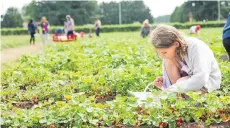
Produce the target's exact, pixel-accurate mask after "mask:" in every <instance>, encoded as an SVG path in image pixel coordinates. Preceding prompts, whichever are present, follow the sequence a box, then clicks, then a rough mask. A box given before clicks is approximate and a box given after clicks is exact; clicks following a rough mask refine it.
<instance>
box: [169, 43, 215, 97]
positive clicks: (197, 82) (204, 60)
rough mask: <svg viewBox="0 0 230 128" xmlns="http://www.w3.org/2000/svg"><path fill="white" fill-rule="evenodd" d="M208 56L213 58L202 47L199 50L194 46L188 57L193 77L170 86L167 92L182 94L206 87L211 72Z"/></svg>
mask: <svg viewBox="0 0 230 128" xmlns="http://www.w3.org/2000/svg"><path fill="white" fill-rule="evenodd" d="M199 43H202V42H199ZM210 56H213V55H212V52H211V50H208V49H207V48H204V47H203V48H200V47H199V46H197V45H194V46H193V47H192V49H191V51H190V55H189V57H190V58H191V60H190V61H191V62H192V72H193V75H192V76H190V77H189V78H188V79H185V80H182V81H178V82H177V83H175V84H174V85H172V86H170V87H169V88H168V89H167V90H168V91H172V92H181V93H183V92H187V91H198V90H200V89H201V88H202V87H203V86H204V85H207V84H208V80H209V75H210V71H211V57H210ZM209 84H210V83H209Z"/></svg>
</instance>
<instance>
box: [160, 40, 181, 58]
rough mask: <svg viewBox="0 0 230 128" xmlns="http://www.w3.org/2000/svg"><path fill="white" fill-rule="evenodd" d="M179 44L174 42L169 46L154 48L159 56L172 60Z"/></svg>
mask: <svg viewBox="0 0 230 128" xmlns="http://www.w3.org/2000/svg"><path fill="white" fill-rule="evenodd" d="M179 46H180V44H179V43H178V42H174V43H173V44H172V46H170V47H169V48H156V50H157V52H158V54H159V55H160V57H162V58H164V59H169V60H172V59H173V58H174V57H176V49H177V47H179Z"/></svg>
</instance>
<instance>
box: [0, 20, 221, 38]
mask: <svg viewBox="0 0 230 128" xmlns="http://www.w3.org/2000/svg"><path fill="white" fill-rule="evenodd" d="M197 24H199V25H200V26H201V28H213V27H223V26H224V24H225V23H224V22H216V21H211V22H196V23H193V24H190V23H183V24H182V23H169V25H172V26H174V27H176V28H177V29H188V28H190V27H191V26H193V25H197ZM155 26H156V24H154V25H153V26H152V27H153V28H154V27H155ZM57 28H63V27H62V26H53V27H51V29H50V33H51V34H53V33H54V32H55V30H56V29H57ZM140 28H141V24H123V25H104V26H102V29H101V32H129V31H140ZM39 29H40V27H39ZM75 31H76V32H80V31H84V32H85V33H94V27H93V26H92V25H85V26H76V29H75ZM40 32H41V31H40ZM1 33H2V35H25V34H28V30H27V29H26V28H14V29H10V28H5V29H2V30H1Z"/></svg>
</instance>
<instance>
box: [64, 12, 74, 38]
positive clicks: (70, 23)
mask: <svg viewBox="0 0 230 128" xmlns="http://www.w3.org/2000/svg"><path fill="white" fill-rule="evenodd" d="M66 20H67V21H66V22H65V24H64V26H65V29H66V31H67V36H68V35H73V33H74V29H75V24H74V20H73V18H71V16H70V15H66Z"/></svg>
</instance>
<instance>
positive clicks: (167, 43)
mask: <svg viewBox="0 0 230 128" xmlns="http://www.w3.org/2000/svg"><path fill="white" fill-rule="evenodd" d="M150 37H151V43H152V44H153V46H154V47H155V48H169V47H171V46H172V45H173V43H174V42H178V43H179V44H180V46H179V47H178V48H177V49H176V52H177V53H176V54H177V55H178V56H179V59H180V60H181V61H183V60H184V57H185V55H187V47H188V45H187V42H186V41H185V40H184V37H183V34H182V33H180V32H179V31H178V30H177V29H176V28H175V27H172V26H169V25H163V24H162V25H158V26H157V27H156V28H155V29H154V30H153V31H152V33H151V36H150Z"/></svg>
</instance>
